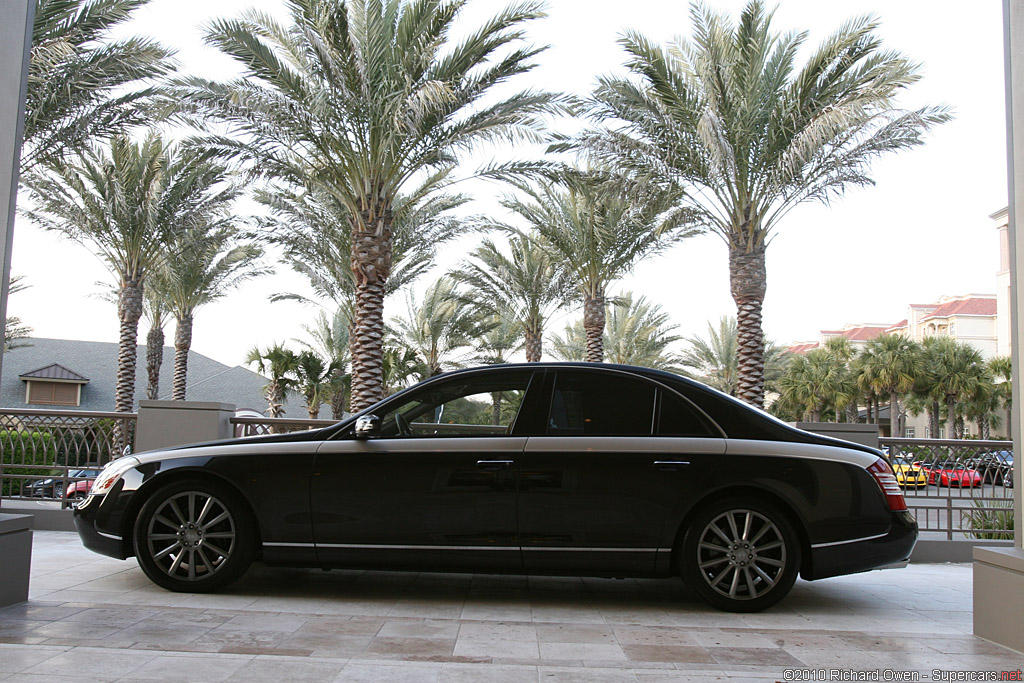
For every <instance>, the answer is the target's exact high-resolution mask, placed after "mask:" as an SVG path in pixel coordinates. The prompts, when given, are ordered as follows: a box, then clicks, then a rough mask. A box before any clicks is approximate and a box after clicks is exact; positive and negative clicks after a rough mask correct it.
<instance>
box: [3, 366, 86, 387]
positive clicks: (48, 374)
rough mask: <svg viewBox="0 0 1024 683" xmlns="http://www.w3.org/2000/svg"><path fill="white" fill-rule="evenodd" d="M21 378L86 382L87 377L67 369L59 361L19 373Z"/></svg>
mask: <svg viewBox="0 0 1024 683" xmlns="http://www.w3.org/2000/svg"><path fill="white" fill-rule="evenodd" d="M20 377H21V379H61V380H65V381H68V382H86V383H87V382H88V381H89V378H88V377H82V376H81V375H79V374H78V373H77V372H75V371H73V370H68V369H67V368H66V367H64V366H63V365H60V364H59V363H53V364H52V365H47V366H46V367H45V368H39V369H38V370H32V371H31V372H26V373H23V374H21V375H20Z"/></svg>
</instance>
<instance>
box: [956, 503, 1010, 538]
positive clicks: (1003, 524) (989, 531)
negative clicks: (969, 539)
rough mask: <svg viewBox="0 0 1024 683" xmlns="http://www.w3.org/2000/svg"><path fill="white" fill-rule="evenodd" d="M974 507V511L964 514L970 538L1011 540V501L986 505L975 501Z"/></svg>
mask: <svg viewBox="0 0 1024 683" xmlns="http://www.w3.org/2000/svg"><path fill="white" fill-rule="evenodd" d="M974 507H975V508H976V509H974V510H970V511H968V512H967V513H966V515H967V521H968V523H969V524H970V527H971V532H970V535H971V536H973V537H974V538H985V539H997V538H1001V539H1005V538H1013V501H1007V502H1006V503H1002V502H998V501H993V502H990V503H987V504H986V503H983V502H982V501H978V500H976V501H974ZM982 508H988V509H982ZM992 508H995V509H992Z"/></svg>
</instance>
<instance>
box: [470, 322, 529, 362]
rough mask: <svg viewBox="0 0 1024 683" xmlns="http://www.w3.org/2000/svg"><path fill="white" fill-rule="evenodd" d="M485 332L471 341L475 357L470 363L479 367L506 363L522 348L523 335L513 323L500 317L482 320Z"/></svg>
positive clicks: (516, 324)
mask: <svg viewBox="0 0 1024 683" xmlns="http://www.w3.org/2000/svg"><path fill="white" fill-rule="evenodd" d="M483 324H484V325H485V326H486V327H487V328H488V329H487V331H486V332H484V333H483V334H481V335H480V336H478V337H475V338H474V339H472V340H471V342H472V344H473V348H474V349H475V350H476V355H475V356H473V358H472V362H474V363H479V364H481V365H499V364H501V363H508V362H510V360H511V355H512V354H513V353H515V352H516V351H518V350H519V349H521V348H522V347H523V341H522V340H523V333H522V332H521V331H520V329H519V325H518V323H515V322H513V321H511V320H508V319H507V318H502V317H501V316H493V317H491V318H490V319H486V318H485V319H484V321H483Z"/></svg>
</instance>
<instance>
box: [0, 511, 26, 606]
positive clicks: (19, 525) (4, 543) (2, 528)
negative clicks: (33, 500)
mask: <svg viewBox="0 0 1024 683" xmlns="http://www.w3.org/2000/svg"><path fill="white" fill-rule="evenodd" d="M31 567H32V517H31V516H29V515H5V514H0V576H2V577H3V580H2V581H0V607H3V606H5V605H13V604H14V603H16V602H25V601H26V600H28V577H29V572H30V569H31Z"/></svg>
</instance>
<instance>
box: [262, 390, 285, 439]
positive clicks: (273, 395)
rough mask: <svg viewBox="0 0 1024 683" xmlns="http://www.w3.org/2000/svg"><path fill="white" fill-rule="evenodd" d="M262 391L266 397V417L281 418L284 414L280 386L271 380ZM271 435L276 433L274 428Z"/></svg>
mask: <svg viewBox="0 0 1024 683" xmlns="http://www.w3.org/2000/svg"><path fill="white" fill-rule="evenodd" d="M263 391H264V392H265V393H266V396H267V416H268V417H281V416H282V415H283V414H284V410H282V408H283V406H284V397H283V396H282V395H281V384H280V382H278V381H277V380H276V379H271V380H270V382H269V383H268V384H267V386H266V387H264V389H263ZM270 431H271V432H272V433H276V431H275V429H274V428H271V429H270Z"/></svg>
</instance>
